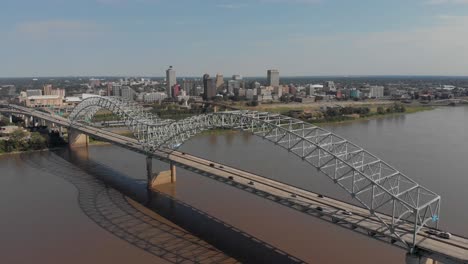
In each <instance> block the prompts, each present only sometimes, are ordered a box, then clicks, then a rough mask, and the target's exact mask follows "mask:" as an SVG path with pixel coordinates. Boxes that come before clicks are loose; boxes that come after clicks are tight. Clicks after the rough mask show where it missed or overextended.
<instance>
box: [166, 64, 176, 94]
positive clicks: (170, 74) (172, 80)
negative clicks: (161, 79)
mask: <svg viewBox="0 0 468 264" xmlns="http://www.w3.org/2000/svg"><path fill="white" fill-rule="evenodd" d="M166 82H167V85H166V93H167V97H169V98H171V97H172V86H174V85H175V84H176V83H177V81H176V72H175V70H174V69H173V68H172V66H169V69H167V71H166Z"/></svg>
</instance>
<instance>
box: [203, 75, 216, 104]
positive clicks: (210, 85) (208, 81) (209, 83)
mask: <svg viewBox="0 0 468 264" xmlns="http://www.w3.org/2000/svg"><path fill="white" fill-rule="evenodd" d="M215 96H216V83H215V80H213V78H211V77H210V75H209V74H205V75H203V99H204V100H210V99H212V98H213V97H215Z"/></svg>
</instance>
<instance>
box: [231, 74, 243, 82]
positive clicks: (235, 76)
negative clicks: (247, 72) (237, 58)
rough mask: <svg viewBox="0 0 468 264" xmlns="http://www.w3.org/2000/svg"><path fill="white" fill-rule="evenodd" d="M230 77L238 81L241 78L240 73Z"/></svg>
mask: <svg viewBox="0 0 468 264" xmlns="http://www.w3.org/2000/svg"><path fill="white" fill-rule="evenodd" d="M232 79H233V80H236V81H240V80H242V75H238V74H235V75H233V76H232Z"/></svg>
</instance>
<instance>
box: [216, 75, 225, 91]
mask: <svg viewBox="0 0 468 264" xmlns="http://www.w3.org/2000/svg"><path fill="white" fill-rule="evenodd" d="M223 89H224V77H223V75H222V74H219V73H218V74H216V90H218V91H222V90H223Z"/></svg>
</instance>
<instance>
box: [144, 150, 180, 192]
mask: <svg viewBox="0 0 468 264" xmlns="http://www.w3.org/2000/svg"><path fill="white" fill-rule="evenodd" d="M146 177H147V188H148V190H151V189H153V188H155V187H156V186H158V185H163V184H174V183H175V182H176V166H175V165H174V164H173V163H171V164H170V169H169V170H167V171H161V172H159V173H153V158H152V157H150V156H148V157H146Z"/></svg>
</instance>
